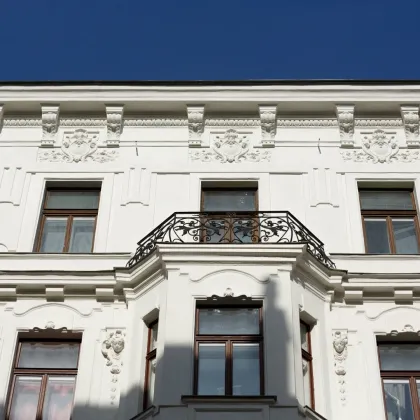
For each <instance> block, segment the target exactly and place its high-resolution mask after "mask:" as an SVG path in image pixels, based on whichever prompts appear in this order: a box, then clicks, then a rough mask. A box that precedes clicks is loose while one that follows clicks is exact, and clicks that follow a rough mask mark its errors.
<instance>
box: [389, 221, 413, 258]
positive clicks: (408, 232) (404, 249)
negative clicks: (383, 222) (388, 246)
mask: <svg viewBox="0 0 420 420" xmlns="http://www.w3.org/2000/svg"><path fill="white" fill-rule="evenodd" d="M392 227H393V229H394V238H395V247H396V250H397V254H417V253H418V252H419V247H418V242H417V234H416V228H415V225H414V219H392Z"/></svg>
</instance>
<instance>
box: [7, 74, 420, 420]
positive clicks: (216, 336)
mask: <svg viewBox="0 0 420 420" xmlns="http://www.w3.org/2000/svg"><path fill="white" fill-rule="evenodd" d="M419 103H420V82H350V81H347V82H343V81H337V82H332V81H308V82H303V81H299V82H293V81H269V82H263V81H255V82H133V83H128V82H127V83H104V82H102V83H99V82H98V83H96V82H86V83H70V82H69V83H1V84H0V216H1V217H0V366H1V369H0V418H7V419H10V420H16V419H17V420H31V419H34V420H38V419H46V420H67V419H70V418H71V419H73V420H79V419H80V420H81V419H83V420H89V419H96V418H101V419H106V420H107V419H110V420H111V419H122V420H129V419H136V420H140V419H148V418H155V419H156V420H161V419H162V420H167V419H170V420H178V419H179V420H181V419H188V420H193V419H194V420H209V419H219V420H237V419H241V420H242V419H244V420H248V419H249V420H251V419H261V420H262V419H264V420H268V419H270V420H273V419H291V420H294V419H296V420H297V419H311V420H315V419H317V420H322V419H327V420H346V419H358V420H371V419H375V420H385V419H387V420H420V403H419V396H420V339H419V336H420V302H419V299H420V274H419V273H420V255H419V254H420V245H419V244H420V228H419V222H418V209H419V199H420V135H419Z"/></svg>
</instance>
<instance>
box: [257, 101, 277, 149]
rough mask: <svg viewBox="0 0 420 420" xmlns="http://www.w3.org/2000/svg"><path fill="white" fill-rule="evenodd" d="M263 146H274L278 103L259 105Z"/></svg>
mask: <svg viewBox="0 0 420 420" xmlns="http://www.w3.org/2000/svg"><path fill="white" fill-rule="evenodd" d="M258 108H259V112H260V126H261V146H263V147H274V139H275V137H276V133H277V105H259V106H258Z"/></svg>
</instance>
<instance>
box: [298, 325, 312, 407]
mask: <svg viewBox="0 0 420 420" xmlns="http://www.w3.org/2000/svg"><path fill="white" fill-rule="evenodd" d="M300 343H301V347H302V369H303V385H304V391H305V404H306V405H308V406H309V407H311V408H312V409H315V395H314V377H313V366H312V349H311V332H310V328H309V325H307V324H305V323H304V322H302V321H301V322H300Z"/></svg>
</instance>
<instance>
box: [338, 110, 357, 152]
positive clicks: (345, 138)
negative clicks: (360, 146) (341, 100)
mask: <svg viewBox="0 0 420 420" xmlns="http://www.w3.org/2000/svg"><path fill="white" fill-rule="evenodd" d="M335 112H336V115H337V121H338V127H339V129H340V142H341V146H343V147H353V146H354V105H336V107H335Z"/></svg>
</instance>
